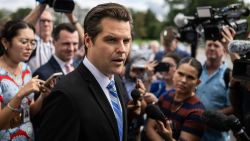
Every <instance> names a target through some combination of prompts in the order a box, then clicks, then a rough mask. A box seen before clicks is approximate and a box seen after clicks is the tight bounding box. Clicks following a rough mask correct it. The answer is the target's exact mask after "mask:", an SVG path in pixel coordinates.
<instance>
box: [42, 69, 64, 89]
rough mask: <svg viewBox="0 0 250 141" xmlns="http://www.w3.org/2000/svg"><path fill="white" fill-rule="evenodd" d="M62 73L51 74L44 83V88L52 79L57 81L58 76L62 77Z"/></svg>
mask: <svg viewBox="0 0 250 141" xmlns="http://www.w3.org/2000/svg"><path fill="white" fill-rule="evenodd" d="M62 75H63V73H62V72H57V73H53V74H52V75H51V76H50V77H49V78H48V79H47V80H46V81H45V83H44V85H45V86H47V85H49V84H50V82H51V81H52V80H54V79H58V78H59V77H60V76H62Z"/></svg>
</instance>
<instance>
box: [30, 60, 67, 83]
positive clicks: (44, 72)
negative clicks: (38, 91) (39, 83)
mask: <svg viewBox="0 0 250 141" xmlns="http://www.w3.org/2000/svg"><path fill="white" fill-rule="evenodd" d="M56 72H63V71H62V69H61V67H60V65H59V64H58V63H57V61H56V59H55V58H54V56H52V57H51V58H50V59H49V61H48V62H47V63H45V64H44V65H42V66H41V67H40V68H38V69H37V70H36V71H35V72H34V73H33V76H36V75H39V77H38V78H39V79H42V80H46V79H48V78H49V77H50V75H52V74H53V73H56Z"/></svg>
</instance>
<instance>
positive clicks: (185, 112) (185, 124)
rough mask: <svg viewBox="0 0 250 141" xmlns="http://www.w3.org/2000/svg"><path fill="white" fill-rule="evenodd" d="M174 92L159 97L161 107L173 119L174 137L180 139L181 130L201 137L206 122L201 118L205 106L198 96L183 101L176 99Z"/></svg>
mask: <svg viewBox="0 0 250 141" xmlns="http://www.w3.org/2000/svg"><path fill="white" fill-rule="evenodd" d="M174 95H175V94H174V93H171V94H167V95H163V96H161V97H160V99H159V102H158V104H159V107H160V108H161V110H162V111H163V113H164V114H165V116H166V117H167V118H168V119H170V120H172V130H173V137H174V138H175V139H178V138H179V136H180V133H181V131H185V132H188V133H190V134H193V135H196V136H198V137H201V136H202V135H203V132H204V130H205V124H204V123H203V122H202V120H201V116H202V113H203V112H204V110H205V108H204V106H203V104H202V103H201V102H200V100H199V99H198V98H197V97H196V96H191V97H188V98H187V99H185V100H184V101H182V102H177V101H174Z"/></svg>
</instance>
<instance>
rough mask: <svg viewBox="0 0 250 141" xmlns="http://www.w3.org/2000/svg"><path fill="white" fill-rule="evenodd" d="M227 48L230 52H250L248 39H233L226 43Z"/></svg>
mask: <svg viewBox="0 0 250 141" xmlns="http://www.w3.org/2000/svg"><path fill="white" fill-rule="evenodd" d="M228 50H229V52H231V53H239V54H245V53H248V52H250V41H247V40H233V41H231V42H230V43H229V44H228Z"/></svg>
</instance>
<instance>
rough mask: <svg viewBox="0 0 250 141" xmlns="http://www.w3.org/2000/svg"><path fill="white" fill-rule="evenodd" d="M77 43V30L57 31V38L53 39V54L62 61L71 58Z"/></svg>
mask: <svg viewBox="0 0 250 141" xmlns="http://www.w3.org/2000/svg"><path fill="white" fill-rule="evenodd" d="M78 45H79V35H78V33H77V31H75V32H73V33H71V32H68V31H67V30H62V31H60V33H59V38H58V39H57V40H56V41H54V46H55V54H56V56H57V57H58V58H60V59H61V60H63V61H64V62H68V61H70V60H71V59H73V57H74V55H75V53H76V51H77V49H78Z"/></svg>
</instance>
